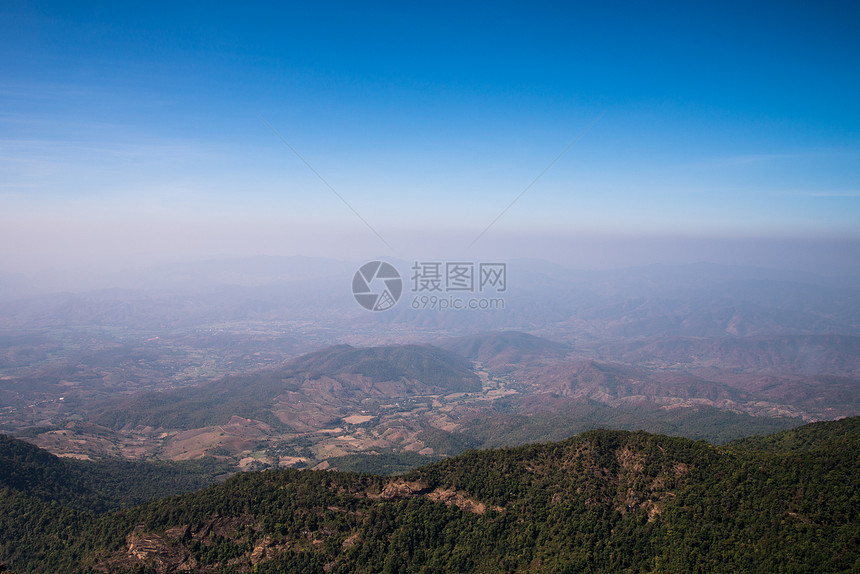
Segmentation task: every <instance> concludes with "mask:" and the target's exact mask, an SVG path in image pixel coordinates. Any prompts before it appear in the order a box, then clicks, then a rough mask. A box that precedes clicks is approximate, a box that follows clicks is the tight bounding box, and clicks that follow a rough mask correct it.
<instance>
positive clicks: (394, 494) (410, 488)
mask: <svg viewBox="0 0 860 574" xmlns="http://www.w3.org/2000/svg"><path fill="white" fill-rule="evenodd" d="M425 492H427V485H426V484H424V483H422V482H419V481H416V482H406V481H405V480H403V479H397V480H393V481H391V482H389V483H388V484H387V485H385V488H383V489H382V493H381V494H380V495H379V497H380V498H382V499H383V500H391V499H393V498H408V497H410V496H417V495H420V494H424V493H425Z"/></svg>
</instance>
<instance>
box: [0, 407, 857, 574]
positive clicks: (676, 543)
mask: <svg viewBox="0 0 860 574" xmlns="http://www.w3.org/2000/svg"><path fill="white" fill-rule="evenodd" d="M858 422H860V419H858V418H853V419H844V420H842V421H835V422H830V423H816V424H813V425H807V426H805V427H802V428H800V429H796V430H793V431H789V433H794V435H795V436H797V435H807V436H814V437H815V439H814V441H808V440H799V441H796V448H792V447H791V445H790V444H789V443H787V442H786V441H784V440H782V439H779V440H780V441H781V442H780V444H781V445H783V446H782V447H781V448H779V449H770V448H765V449H759V450H754V449H752V448H744V449H742V448H740V447H739V446H738V445H737V444H732V445H728V446H723V447H718V446H713V445H711V444H709V443H706V442H704V441H692V440H689V439H684V438H675V437H668V436H663V435H654V434H649V433H645V432H641V431H640V432H627V431H588V432H585V433H582V434H580V435H578V436H576V437H573V438H570V439H567V440H564V441H561V442H554V443H547V444H539V445H529V446H523V447H517V448H510V449H500V450H488V451H469V452H466V453H464V454H462V455H460V456H457V457H454V458H450V459H446V460H444V461H441V462H439V463H436V464H433V465H430V466H426V467H422V468H420V469H416V470H413V471H411V472H409V473H408V474H405V475H401V476H399V477H395V478H390V477H381V476H375V475H368V474H354V473H343V472H320V471H298V470H284V471H265V472H259V473H245V474H240V475H237V476H234V477H233V478H231V479H229V480H227V481H226V482H225V483H224V484H219V485H215V486H210V487H207V488H205V489H203V490H200V491H197V492H194V493H191V494H185V495H181V496H178V497H173V498H169V499H165V500H159V501H154V502H150V503H146V504H143V505H142V506H139V507H136V508H133V509H128V510H124V511H122V512H119V513H115V514H102V515H100V516H96V515H94V514H92V513H89V512H81V511H73V510H69V509H68V508H67V507H65V506H63V505H59V504H56V503H47V502H41V501H40V503H42V504H43V505H45V506H46V508H47V507H48V506H50V508H49V509H48V510H50V511H51V512H53V513H54V515H53V517H52V519H51V521H46V520H45V519H42V518H40V517H38V516H32V515H22V514H21V512H20V511H19V513H18V516H19V520H20V521H21V522H22V523H27V524H29V525H30V526H31V530H35V529H34V528H32V527H33V526H39V527H41V528H43V529H44V530H43V531H36V532H35V533H34V534H33V535H32V536H30V537H29V538H28V541H27V542H28V545H27V547H26V548H23V549H22V548H18V549H17V550H15V549H14V546H15V545H14V544H13V545H12V547H13V548H12V549H11V550H10V542H11V541H12V540H11V539H10V538H9V530H8V528H9V526H8V519H4V520H5V522H2V523H0V525H2V527H3V528H6V530H5V531H2V530H0V544H2V554H0V560H2V561H3V562H4V563H5V564H7V565H8V566H9V567H10V568H15V569H18V570H19V571H22V572H57V571H63V572H66V571H68V572H87V571H102V572H122V571H127V572H173V571H177V570H180V569H187V570H190V571H196V572H219V573H220V572H368V573H370V572H440V573H442V572H527V571H541V572H613V573H614V572H658V571H659V572H777V571H778V572H851V571H857V570H858V569H860V456H858V452H860V450H858V449H860V431H858ZM789 433H781V434H782V435H787V434H789ZM776 436H777V437H778V436H779V435H776ZM760 440H763V439H760ZM25 499H26V500H33V498H32V497H30V496H29V495H28V494H27V493H26V491H24V490H20V489H14V488H8V487H7V488H6V490H5V491H4V496H3V498H2V499H0V500H2V504H3V505H4V507H8V506H9V505H12V506H14V505H18V506H20V505H22V504H24V501H25ZM36 500H38V499H36ZM3 510H4V512H3V513H2V516H8V508H4V509H3ZM42 510H45V508H43V509H42ZM40 520H41V522H40ZM18 528H19V529H21V528H22V527H21V525H20V524H19V525H18Z"/></svg>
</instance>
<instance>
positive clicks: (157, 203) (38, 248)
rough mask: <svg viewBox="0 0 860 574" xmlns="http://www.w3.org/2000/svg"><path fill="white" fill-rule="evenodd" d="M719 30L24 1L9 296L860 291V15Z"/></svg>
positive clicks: (807, 5)
mask: <svg viewBox="0 0 860 574" xmlns="http://www.w3.org/2000/svg"><path fill="white" fill-rule="evenodd" d="M700 4H702V3H698V2H678V3H660V2H647V3H646V2H630V3H616V2H583V3H539V2H537V3H536V2H529V3H526V2H519V3H503V2H481V3H477V2H465V3H461V2H457V3H443V2H433V3H409V5H408V6H406V5H404V3H393V2H392V3H373V2H360V3H359V2H354V3H326V2H301V3H298V2H296V3H290V2H287V3H276V4H272V5H268V4H265V3H245V4H242V5H240V4H238V3H229V4H228V3H217V2H215V3H213V2H199V3H191V2H168V3H161V2H140V3H126V2H116V1H112V2H17V1H14V0H12V1H4V2H2V3H0V55H2V57H0V269H7V270H28V269H35V268H38V267H40V266H42V267H44V266H57V265H63V264H65V265H72V264H74V265H77V264H79V263H81V262H89V263H100V262H107V261H111V262H113V263H116V262H121V261H126V260H127V261H149V260H156V259H159V258H171V259H182V258H196V257H215V256H223V255H231V256H233V255H256V254H269V255H293V254H304V255H325V256H331V257H338V258H342V259H353V258H355V259H366V258H370V257H374V256H377V255H391V256H395V257H399V258H403V259H407V260H408V259H411V258H418V257H426V256H431V255H432V256H448V255H451V256H457V257H473V258H480V257H494V258H504V257H543V258H546V259H550V260H554V261H560V262H566V263H571V264H574V265H579V266H586V267H588V266H601V265H603V266H605V265H612V264H619V265H622V264H632V263H637V262H642V263H649V262H655V261H664V262H670V263H671V262H684V261H696V260H714V261H717V262H735V263H764V264H766V263H768V261H773V262H775V263H779V264H783V263H787V264H790V263H791V262H792V257H793V254H799V253H801V252H803V253H807V255H808V259H809V261H815V260H817V259H820V258H821V257H822V256H823V254H830V255H831V256H833V257H834V258H835V259H834V265H836V266H837V267H838V266H839V265H842V264H848V265H849V266H850V264H851V263H852V261H853V262H856V263H858V264H860V254H858V253H857V250H856V247H857V246H858V245H860V243H858V242H857V240H858V238H860V105H858V101H860V34H858V33H857V25H858V22H860V7H858V5H857V4H856V3H853V2H845V3H829V2H815V3H813V2H803V3H800V2H774V3H762V2H752V3H750V2H743V3H728V2H715V3H711V6H701V5H700ZM269 126H271V128H273V129H274V131H273V129H270V127H269ZM275 132H277V134H276V133H275ZM281 138H283V141H282V139H281ZM284 141H285V142H287V143H288V144H289V145H290V146H292V147H293V148H294V149H295V150H296V151H297V152H298V153H299V154H301V156H302V157H303V158H304V159H305V160H306V162H307V164H309V166H311V167H312V169H313V170H315V171H316V173H318V174H319V175H320V176H321V177H322V178H323V179H324V180H325V182H327V183H323V182H322V181H321V180H320V179H319V178H318V177H317V175H316V174H315V173H314V171H312V169H311V167H309V166H308V165H307V164H306V163H304V162H303V161H302V160H301V159H299V157H297V155H296V154H295V153H294V152H293V151H292V150H291V149H290V147H288V145H286V144H285V143H284ZM571 144H572V145H571ZM565 150H566V151H565ZM560 154H561V155H560ZM559 155H560V157H559ZM547 168H549V169H547ZM536 178H537V181H535V179H536ZM532 184H533V185H532ZM530 185H531V187H529V186H530ZM328 186H331V188H333V189H334V190H335V191H336V192H337V194H340V196H341V197H342V198H343V200H345V202H346V203H348V204H349V205H350V206H351V208H352V209H354V210H355V211H356V212H357V213H358V214H360V216H361V218H363V219H364V221H366V223H367V225H366V224H365V223H364V222H363V221H362V219H361V218H359V217H358V216H356V214H355V213H353V211H352V210H351V209H350V207H348V206H347V205H345V203H344V201H342V200H341V199H340V198H339V197H338V196H337V195H336V194H335V193H334V192H333V191H332V189H330V188H329V187H328ZM523 192H524V193H523ZM518 197H519V199H516V198H518ZM515 199H516V201H514V200H515ZM511 202H514V203H513V205H511V206H510V209H508V210H507V211H505V212H504V214H503V215H502V216H501V217H500V218H498V220H496V221H495V223H493V224H492V225H490V224H491V223H492V222H493V221H494V220H495V219H496V218H497V217H498V216H499V214H500V213H502V212H503V210H505V208H506V207H508V206H509V205H510V204H511ZM488 226H490V227H489V229H487V227H488ZM369 227H370V228H372V229H373V230H371V229H369ZM484 230H486V232H485V233H484V234H483V235H481V236H480V239H478V241H477V242H474V240H475V239H476V238H477V237H478V236H479V234H481V233H482V231H484ZM377 235H379V236H381V237H382V239H380V238H379V237H378V236H377ZM383 240H384V241H383ZM834 246H838V247H837V248H836V251H837V252H838V253H835V254H834ZM804 250H806V251H804ZM816 250H817V251H816ZM810 254H811V255H810ZM798 257H799V255H798ZM824 258H825V259H826V257H824ZM801 263H802V264H805V263H803V262H801ZM799 264H800V263H799Z"/></svg>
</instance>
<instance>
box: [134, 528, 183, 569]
mask: <svg viewBox="0 0 860 574" xmlns="http://www.w3.org/2000/svg"><path fill="white" fill-rule="evenodd" d="M188 528H190V527H185V528H179V529H172V530H173V531H176V530H181V531H182V532H183V534H184V532H185V531H186V530H187V529H188ZM175 533H176V532H171V534H175ZM170 538H172V537H170V535H169V534H168V533H167V532H166V533H165V534H164V536H158V535H155V534H149V533H145V532H143V525H138V526H137V527H136V528H135V529H134V530H133V531H132V532H131V534H129V535H128V537H127V538H126V541H127V542H128V550H127V552H126V554H127V556H128V558H131V559H133V560H132V561H136V562H137V563H139V564H145V565H147V566H149V567H150V568H153V569H155V571H156V572H158V573H159V574H162V573H164V574H167V573H168V572H189V571H191V570H193V569H194V568H196V567H197V561H196V560H195V559H194V557H193V556H191V553H190V552H189V551H188V549H187V548H186V547H185V546H184V545H182V544H180V545H175V544H170Z"/></svg>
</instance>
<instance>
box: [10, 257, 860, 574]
mask: <svg viewBox="0 0 860 574" xmlns="http://www.w3.org/2000/svg"><path fill="white" fill-rule="evenodd" d="M412 264H413V263H412V262H403V261H396V260H393V261H392V265H393V266H394V267H396V268H399V269H402V270H403V271H402V272H403V273H404V274H407V273H408V272H409V268H410V265H412ZM356 268H357V265H355V264H350V263H345V262H340V261H335V260H323V259H312V258H297V257H283V258H279V257H257V258H250V259H230V260H211V261H205V262H201V263H198V264H195V265H184V266H181V267H180V266H173V267H171V266H168V267H164V268H159V269H156V270H152V272H151V273H148V274H147V275H148V276H150V277H155V278H157V281H158V284H152V285H151V286H149V287H146V288H137V289H131V288H126V289H120V288H114V289H105V290H94V291H86V292H79V293H50V294H44V295H41V294H38V293H37V292H36V290H35V289H31V290H27V291H25V292H21V291H20V290H17V291H15V292H13V291H12V287H13V286H14V285H15V283H14V282H13V281H12V280H11V279H12V278H8V279H7V280H6V282H5V283H4V286H6V287H7V292H6V293H5V294H4V296H3V299H2V301H1V302H0V327H2V339H0V341H2V346H0V352H2V354H0V377H2V379H0V401H2V402H0V405H2V410H0V430H2V432H3V433H5V434H6V435H7V436H6V437H5V438H3V439H2V443H0V460H2V470H0V485H2V493H3V497H2V504H3V513H2V516H3V518H2V520H0V537H2V540H3V543H2V547H0V552H2V554H0V559H2V560H3V562H4V563H5V564H7V565H8V567H9V568H14V569H17V570H19V571H21V572H57V571H64V572H65V571H68V572H77V571H80V572H93V571H96V572H122V571H128V572H175V571H198V572H250V571H255V572H256V571H261V572H268V571H271V572H293V571H323V570H324V571H328V572H353V571H362V572H381V571H392V572H394V571H439V572H443V571H444V572H447V571H487V572H490V571H521V570H547V571H561V570H570V571H580V570H585V571H605V572H618V571H679V572H680V571H695V570H697V569H698V570H703V571H707V570H719V571H727V572H728V571H739V570H779V569H783V570H785V571H798V572H800V571H809V569H812V570H815V571H821V572H824V571H848V570H852V569H854V568H856V567H857V566H858V565H860V552H858V542H860V529H858V520H860V516H858V510H860V504H859V503H860V501H858V496H860V484H858V483H857V480H858V479H860V472H858V471H860V458H858V456H857V452H858V451H857V448H858V447H860V444H858V441H860V427H858V422H857V420H858V419H857V418H856V417H857V415H860V392H858V389H860V279H857V278H854V279H851V278H845V277H841V278H832V277H825V276H820V275H816V274H812V273H801V272H788V271H774V270H766V269H757V268H749V267H729V266H719V265H710V264H696V265H687V266H662V265H655V266H646V267H638V268H627V269H620V270H614V271H591V272H582V271H575V270H572V269H568V268H565V267H561V266H558V265H553V264H549V263H546V262H542V261H536V260H521V261H511V262H509V263H508V271H507V273H508V274H509V276H510V277H517V278H521V279H518V285H517V288H516V289H513V288H511V290H510V291H509V292H508V294H507V298H506V305H505V308H504V309H502V310H495V311H477V310H476V311H452V312H447V313H446V312H439V311H436V312H432V311H427V310H422V309H412V308H410V306H408V305H404V306H402V307H401V306H395V307H394V308H392V309H389V310H387V311H385V312H378V313H374V312H370V311H367V310H365V309H363V308H362V307H361V306H359V305H358V304H357V303H356V301H355V299H354V298H353V294H352V293H351V292H350V291H349V286H350V284H351V281H352V277H353V274H354V273H355V269H356ZM19 279H20V278H19ZM526 279H527V280H526ZM851 417H855V418H851ZM825 421H835V422H825ZM524 445H529V446H524ZM207 485H211V486H208V487H207ZM176 495H181V496H179V497H178V498H177V497H176ZM165 497H171V498H165ZM488 541H489V542H488Z"/></svg>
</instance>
